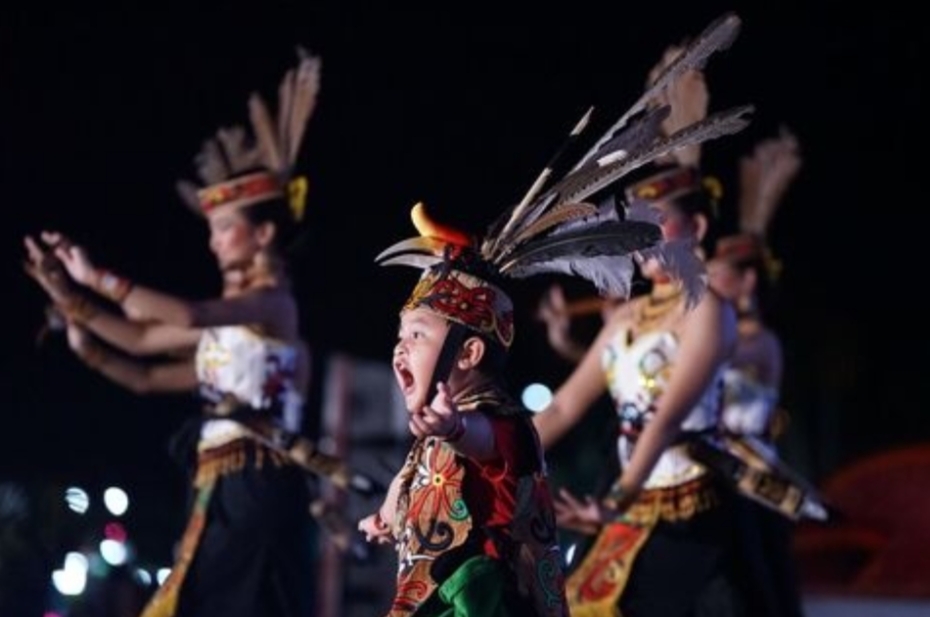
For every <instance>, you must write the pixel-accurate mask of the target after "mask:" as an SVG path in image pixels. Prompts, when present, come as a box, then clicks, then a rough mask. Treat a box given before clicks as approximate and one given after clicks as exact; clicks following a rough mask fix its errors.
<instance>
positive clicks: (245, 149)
mask: <svg viewBox="0 0 930 617" xmlns="http://www.w3.org/2000/svg"><path fill="white" fill-rule="evenodd" d="M216 138H217V142H218V143H219V144H221V145H222V147H223V152H224V154H225V158H226V161H227V163H228V165H229V171H230V172H231V173H233V174H238V173H242V172H244V171H247V170H250V169H254V168H255V167H256V166H257V165H259V164H261V156H260V153H259V152H258V151H257V150H256V149H255V148H252V147H250V146H249V144H248V143H247V136H246V133H245V129H244V128H243V127H241V126H233V127H229V128H222V129H220V130H219V131H217V133H216Z"/></svg>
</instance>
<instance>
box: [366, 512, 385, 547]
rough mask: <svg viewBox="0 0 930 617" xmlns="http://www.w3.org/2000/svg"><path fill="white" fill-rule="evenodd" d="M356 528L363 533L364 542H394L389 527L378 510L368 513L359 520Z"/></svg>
mask: <svg viewBox="0 0 930 617" xmlns="http://www.w3.org/2000/svg"><path fill="white" fill-rule="evenodd" d="M358 530H359V531H361V532H362V533H363V534H365V541H366V542H375V543H376V544H391V543H392V542H394V536H393V535H392V534H391V527H390V525H388V524H387V523H386V522H385V521H384V520H382V518H381V513H380V512H375V513H374V514H369V515H368V516H366V517H365V518H363V519H362V520H360V521H359V522H358Z"/></svg>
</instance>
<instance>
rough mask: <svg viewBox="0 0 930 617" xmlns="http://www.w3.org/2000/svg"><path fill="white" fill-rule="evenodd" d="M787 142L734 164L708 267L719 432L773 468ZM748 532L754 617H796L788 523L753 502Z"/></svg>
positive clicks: (778, 415) (793, 150) (793, 143)
mask: <svg viewBox="0 0 930 617" xmlns="http://www.w3.org/2000/svg"><path fill="white" fill-rule="evenodd" d="M801 163H802V160H801V155H800V152H799V148H798V142H797V139H796V138H795V136H794V135H792V134H791V133H789V132H787V131H782V132H781V134H780V135H778V136H777V137H774V138H770V139H765V140H763V141H761V142H760V143H758V144H757V145H756V146H755V149H754V150H753V153H752V155H751V156H744V157H742V158H741V159H740V164H739V183H740V187H739V195H738V214H739V217H738V219H739V220H738V229H737V230H736V232H735V233H732V234H727V235H724V236H722V237H720V238H719V239H718V240H717V244H716V248H715V250H714V254H713V258H712V259H711V260H710V261H709V263H708V275H709V283H710V285H711V286H712V287H713V288H714V289H715V290H716V291H717V292H718V293H719V294H720V295H721V296H722V297H723V298H725V299H727V300H729V301H730V302H732V303H733V304H734V306H735V307H736V310H737V331H738V337H737V344H736V350H735V352H734V354H733V357H732V358H731V361H730V366H729V368H727V370H726V372H725V373H724V384H725V390H724V408H723V415H722V418H721V420H722V423H723V428H724V430H725V431H726V432H727V433H728V434H729V435H730V436H733V437H734V438H739V439H741V440H743V442H744V443H746V444H751V445H752V446H754V448H755V449H756V450H757V451H758V452H759V453H760V454H761V455H762V456H760V458H762V459H763V460H778V454H777V448H776V440H777V438H778V436H779V435H780V434H781V432H782V431H783V430H784V412H783V411H781V410H779V408H778V402H779V391H780V388H781V379H782V366H783V352H782V345H781V340H780V338H779V336H778V334H777V333H776V332H775V331H774V330H773V329H772V328H771V327H770V326H769V325H768V323H767V321H766V318H765V310H766V309H767V308H770V307H769V306H767V303H766V300H767V299H768V296H769V292H770V290H771V286H772V285H773V284H774V283H775V282H776V281H777V277H778V275H779V270H780V266H781V264H780V263H779V262H777V261H776V260H775V258H774V257H773V255H772V254H771V251H770V249H769V245H768V242H767V235H768V234H767V232H768V229H769V225H770V223H771V220H772V217H773V216H774V214H775V212H776V211H777V209H778V207H779V206H780V205H781V203H782V201H783V197H784V195H785V193H786V192H787V190H788V188H789V186H790V185H791V182H792V181H793V180H794V178H795V177H796V176H797V174H798V172H799V171H800V169H801ZM744 505H745V508H746V509H747V514H746V516H747V517H749V519H750V520H749V523H750V524H749V525H743V526H742V530H743V532H744V533H745V534H746V535H745V536H744V537H742V538H741V542H740V545H741V546H742V547H744V548H746V549H747V550H749V551H756V553H755V554H753V555H750V558H749V559H747V562H746V563H747V564H748V565H749V566H751V567H753V568H755V569H756V573H755V576H754V577H753V580H754V581H756V582H757V584H756V586H755V591H754V593H753V594H752V595H753V597H754V599H755V600H756V601H757V602H759V603H760V604H759V607H758V608H757V609H756V613H757V614H759V615H767V616H769V617H800V615H802V614H803V609H802V603H801V596H800V592H799V588H798V581H797V574H796V572H795V568H794V561H793V557H792V555H791V535H792V530H793V528H794V522H793V520H792V519H791V518H790V517H788V516H786V515H785V513H783V512H779V511H777V510H775V509H773V508H771V507H767V506H766V505H763V504H761V503H760V502H758V501H756V500H753V499H746V500H745V504H744Z"/></svg>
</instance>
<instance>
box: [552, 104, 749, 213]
mask: <svg viewBox="0 0 930 617" xmlns="http://www.w3.org/2000/svg"><path fill="white" fill-rule="evenodd" d="M752 111H753V107H752V106H751V105H744V106H741V107H736V108H733V109H730V110H727V111H724V112H720V113H717V114H712V115H710V116H708V117H707V118H705V119H704V120H702V121H700V122H697V123H695V124H692V125H690V126H687V127H685V128H683V129H682V130H680V131H678V132H677V133H675V134H674V135H671V136H669V137H665V138H660V139H658V140H656V142H655V143H653V144H652V145H650V146H648V147H646V148H645V149H643V150H642V151H640V152H631V153H627V154H626V156H624V157H623V158H621V159H619V160H614V161H609V160H608V161H606V162H605V161H604V160H603V159H602V160H601V162H604V163H605V164H603V165H598V166H590V167H587V168H585V169H582V170H579V171H578V172H576V173H573V174H570V175H569V176H568V177H566V178H565V179H564V180H562V181H561V182H559V183H558V184H557V185H555V186H554V187H552V189H550V192H552V193H556V194H558V199H557V200H556V205H558V204H561V203H563V202H566V201H567V202H576V201H583V200H584V199H586V198H587V197H588V196H589V195H591V194H592V193H595V192H597V191H599V190H601V189H603V188H605V187H606V186H608V185H610V184H612V183H614V182H615V181H617V180H619V179H620V178H622V177H624V176H626V175H627V174H629V173H630V172H632V171H634V170H636V169H639V168H640V167H642V166H643V165H646V164H648V163H651V162H652V161H654V160H655V159H656V158H657V157H659V156H662V155H664V154H667V153H669V152H672V151H674V150H676V149H678V148H682V147H685V146H688V145H691V144H696V143H703V142H705V141H708V140H711V139H716V138H718V137H722V136H724V135H732V134H734V133H738V132H739V131H741V130H743V129H744V128H745V127H746V126H747V124H748V123H749V119H748V118H746V117H745V116H747V115H748V114H750V113H751V112H752Z"/></svg>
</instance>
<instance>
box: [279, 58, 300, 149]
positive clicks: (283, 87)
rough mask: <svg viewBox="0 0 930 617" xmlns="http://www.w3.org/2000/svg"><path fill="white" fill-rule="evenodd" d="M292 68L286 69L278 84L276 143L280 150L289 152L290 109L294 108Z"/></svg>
mask: <svg viewBox="0 0 930 617" xmlns="http://www.w3.org/2000/svg"><path fill="white" fill-rule="evenodd" d="M295 75H296V72H295V71H294V69H290V70H288V71H287V72H286V73H285V74H284V77H283V78H282V79H281V84H280V85H279V86H278V144H279V145H280V146H281V152H290V151H291V144H290V140H289V138H288V134H289V132H290V122H291V110H292V109H293V108H294V76H295Z"/></svg>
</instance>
